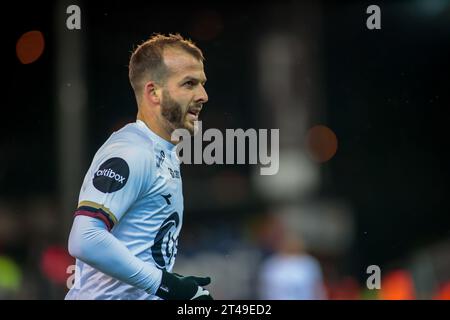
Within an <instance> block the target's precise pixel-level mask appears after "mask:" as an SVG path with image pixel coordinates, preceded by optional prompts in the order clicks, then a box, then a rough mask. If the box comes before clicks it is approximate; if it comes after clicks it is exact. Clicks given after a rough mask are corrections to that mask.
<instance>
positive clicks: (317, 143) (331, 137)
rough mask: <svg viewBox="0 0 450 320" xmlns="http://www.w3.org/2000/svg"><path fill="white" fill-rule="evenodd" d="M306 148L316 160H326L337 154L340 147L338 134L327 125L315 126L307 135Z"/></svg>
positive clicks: (320, 161)
mask: <svg viewBox="0 0 450 320" xmlns="http://www.w3.org/2000/svg"><path fill="white" fill-rule="evenodd" d="M306 148H307V151H308V153H309V155H310V156H311V157H312V159H313V160H314V161H317V162H319V163H322V162H326V161H328V160H330V159H331V158H332V157H333V156H334V155H335V154H336V151H337V148H338V141H337V137H336V134H335V133H334V132H333V131H332V130H331V129H330V128H328V127H327V126H324V125H316V126H313V127H312V128H311V129H309V130H308V132H307V135H306Z"/></svg>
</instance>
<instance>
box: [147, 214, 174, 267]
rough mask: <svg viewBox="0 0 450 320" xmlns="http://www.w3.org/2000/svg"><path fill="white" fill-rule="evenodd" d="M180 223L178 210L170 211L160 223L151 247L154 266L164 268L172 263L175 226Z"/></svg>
mask: <svg viewBox="0 0 450 320" xmlns="http://www.w3.org/2000/svg"><path fill="white" fill-rule="evenodd" d="M179 224H180V217H179V216H178V212H174V213H172V214H171V215H170V216H169V217H167V219H166V220H165V221H164V222H163V223H162V224H161V227H160V229H159V231H158V233H157V235H156V237H155V242H154V244H153V246H152V247H151V250H152V257H153V260H154V261H155V263H156V266H157V267H158V268H160V269H165V268H166V267H167V266H169V265H170V264H171V263H172V260H173V259H174V258H175V255H176V249H177V244H178V236H177V237H176V236H175V235H176V234H177V232H176V231H177V228H178V225H179Z"/></svg>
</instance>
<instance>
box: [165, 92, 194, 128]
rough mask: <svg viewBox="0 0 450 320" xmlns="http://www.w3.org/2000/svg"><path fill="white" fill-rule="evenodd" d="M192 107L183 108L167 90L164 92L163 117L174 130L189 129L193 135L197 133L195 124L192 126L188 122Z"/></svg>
mask: <svg viewBox="0 0 450 320" xmlns="http://www.w3.org/2000/svg"><path fill="white" fill-rule="evenodd" d="M189 108H190V107H187V108H185V109H184V108H183V107H182V106H181V104H179V103H178V102H177V101H175V99H173V98H172V96H171V95H170V93H169V92H168V91H167V90H163V92H162V100H161V115H162V116H163V118H164V119H166V121H167V122H168V123H169V124H170V126H171V127H172V129H173V130H175V129H181V128H182V129H187V130H188V131H189V133H190V134H191V135H193V134H194V133H195V124H192V125H191V124H190V123H189V122H188V121H187V120H186V116H187V113H188V111H189Z"/></svg>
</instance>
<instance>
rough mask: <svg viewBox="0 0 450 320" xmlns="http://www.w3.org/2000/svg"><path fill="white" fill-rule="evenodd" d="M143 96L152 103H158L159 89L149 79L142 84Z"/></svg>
mask: <svg viewBox="0 0 450 320" xmlns="http://www.w3.org/2000/svg"><path fill="white" fill-rule="evenodd" d="M143 94H144V98H145V99H146V100H148V101H149V102H151V103H152V104H159V103H160V94H161V90H160V88H159V86H158V85H157V84H156V83H155V82H154V81H149V82H147V83H146V84H145V85H144V92H143Z"/></svg>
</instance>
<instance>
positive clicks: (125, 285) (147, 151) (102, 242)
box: [66, 34, 212, 300]
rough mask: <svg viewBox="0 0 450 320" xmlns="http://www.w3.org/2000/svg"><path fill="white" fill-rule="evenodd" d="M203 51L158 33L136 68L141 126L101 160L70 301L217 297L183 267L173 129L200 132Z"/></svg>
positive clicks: (134, 60)
mask: <svg viewBox="0 0 450 320" xmlns="http://www.w3.org/2000/svg"><path fill="white" fill-rule="evenodd" d="M203 60H204V57H203V53H202V52H201V50H200V49H199V48H198V47H197V46H195V45H194V44H193V43H192V42H191V41H189V40H186V39H183V38H182V37H181V36H180V35H172V34H171V35H169V36H164V35H159V34H157V35H154V36H152V37H151V38H150V39H149V40H147V41H146V42H144V43H143V44H141V45H140V46H138V48H137V49H136V50H135V51H134V52H133V54H132V56H131V59H130V63H129V79H130V83H131V86H132V87H133V90H134V93H135V96H136V100H137V104H138V112H137V120H136V122H134V123H130V124H127V125H126V126H124V127H123V128H122V129H120V130H119V131H117V132H114V133H113V134H112V135H111V137H110V138H109V139H108V140H107V141H106V142H105V144H104V145H103V146H102V147H101V148H100V149H99V151H98V152H97V153H96V155H95V156H94V159H93V161H92V164H91V167H90V168H89V170H88V172H87V174H86V177H85V179H84V182H83V186H82V188H81V192H80V197H79V205H78V209H77V210H76V213H75V219H74V222H73V225H72V230H71V233H70V238H69V252H70V254H71V255H72V256H74V257H76V258H77V261H76V271H75V283H74V285H73V287H72V288H71V290H70V291H69V292H68V294H67V296H66V299H101V300H103V299H124V300H130V299H132V300H157V299H165V300H172V299H181V300H190V299H212V297H211V296H210V294H209V292H208V291H207V290H205V289H203V288H202V286H205V285H207V284H209V282H210V279H209V277H207V278H201V277H193V276H189V277H183V276H180V275H178V274H175V273H171V270H172V268H173V266H174V263H175V256H176V253H177V244H178V237H179V233H180V230H181V226H182V219H183V194H182V181H181V175H180V160H179V159H178V156H177V154H176V148H175V147H176V144H175V143H173V141H172V140H171V135H172V133H173V131H174V130H176V129H179V128H182V129H187V130H188V131H189V132H190V133H191V134H193V133H194V125H195V121H197V120H198V116H199V113H200V110H201V109H202V106H203V104H204V103H206V102H207V101H208V96H207V94H206V91H205V88H204V84H205V82H206V76H205V72H204V69H203Z"/></svg>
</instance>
